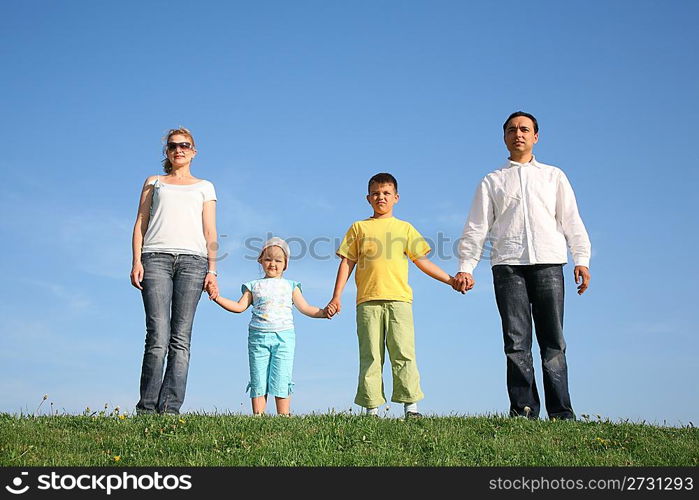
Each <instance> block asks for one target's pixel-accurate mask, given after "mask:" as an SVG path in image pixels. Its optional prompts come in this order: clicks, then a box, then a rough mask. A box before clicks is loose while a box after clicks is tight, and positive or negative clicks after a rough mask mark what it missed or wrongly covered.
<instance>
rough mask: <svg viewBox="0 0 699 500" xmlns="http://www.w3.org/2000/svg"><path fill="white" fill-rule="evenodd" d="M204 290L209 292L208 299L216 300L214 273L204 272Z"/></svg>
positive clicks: (216, 290)
mask: <svg viewBox="0 0 699 500" xmlns="http://www.w3.org/2000/svg"><path fill="white" fill-rule="evenodd" d="M204 290H206V293H208V294H209V300H216V299H217V298H218V282H217V281H216V275H214V274H212V273H206V278H204Z"/></svg>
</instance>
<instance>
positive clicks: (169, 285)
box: [136, 253, 208, 414]
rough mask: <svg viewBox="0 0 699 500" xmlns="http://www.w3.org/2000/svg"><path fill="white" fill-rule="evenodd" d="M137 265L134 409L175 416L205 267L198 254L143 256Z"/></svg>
mask: <svg viewBox="0 0 699 500" xmlns="http://www.w3.org/2000/svg"><path fill="white" fill-rule="evenodd" d="M142 262H143V269H144V274H143V281H142V282H141V285H142V286H143V292H142V296H143V306H144V308H145V310H146V346H145V352H144V354H143V366H142V368H141V399H140V401H139V402H138V404H137V405H136V410H137V412H138V413H155V412H158V413H175V414H176V413H179V411H180V407H181V406H182V403H183V402H184V393H185V389H186V386H187V372H188V370H189V345H190V340H191V337H192V324H193V323H194V313H195V312H196V309H197V304H198V303H199V299H200V298H201V293H202V287H203V285H204V278H205V276H206V270H207V268H208V265H207V264H208V263H207V259H206V258H204V257H200V256H198V255H173V254H168V253H145V254H143V256H142ZM166 356H167V367H166V368H165V360H166ZM163 369H164V371H165V374H164V375H163Z"/></svg>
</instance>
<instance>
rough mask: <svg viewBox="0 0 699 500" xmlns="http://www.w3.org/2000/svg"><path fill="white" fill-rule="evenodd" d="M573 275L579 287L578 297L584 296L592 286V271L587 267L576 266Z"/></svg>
mask: <svg viewBox="0 0 699 500" xmlns="http://www.w3.org/2000/svg"><path fill="white" fill-rule="evenodd" d="M573 275H574V276H575V283H576V284H577V285H578V295H582V294H583V293H585V290H587V287H588V286H589V284H590V270H589V269H588V268H587V267H585V266H575V269H574V270H573Z"/></svg>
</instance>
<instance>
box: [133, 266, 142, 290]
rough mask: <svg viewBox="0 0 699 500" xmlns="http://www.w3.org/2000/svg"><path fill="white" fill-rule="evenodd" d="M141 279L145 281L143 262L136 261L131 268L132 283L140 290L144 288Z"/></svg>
mask: <svg viewBox="0 0 699 500" xmlns="http://www.w3.org/2000/svg"><path fill="white" fill-rule="evenodd" d="M141 281H143V264H141V263H140V262H136V263H135V264H134V265H133V267H132V268H131V284H132V285H133V286H135V287H136V288H138V289H139V290H143V287H142V286H141Z"/></svg>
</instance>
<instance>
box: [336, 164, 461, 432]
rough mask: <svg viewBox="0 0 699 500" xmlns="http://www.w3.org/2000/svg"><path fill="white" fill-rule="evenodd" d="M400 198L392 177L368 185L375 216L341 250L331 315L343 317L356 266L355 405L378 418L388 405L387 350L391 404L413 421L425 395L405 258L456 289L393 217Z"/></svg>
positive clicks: (413, 233)
mask: <svg viewBox="0 0 699 500" xmlns="http://www.w3.org/2000/svg"><path fill="white" fill-rule="evenodd" d="M398 198H399V196H398V182H397V181H396V179H395V177H393V176H392V175H391V174H388V173H380V174H376V175H375V176H373V177H372V178H371V179H370V180H369V194H368V195H367V197H366V199H367V201H368V202H369V204H370V205H371V207H372V208H373V210H374V214H373V215H372V216H371V217H370V218H368V219H365V220H361V221H357V222H355V223H354V224H352V226H351V227H350V228H349V230H348V231H347V234H345V237H344V239H343V240H342V243H341V244H340V248H339V249H338V250H337V255H338V257H340V258H341V261H340V265H339V268H338V271H337V279H336V280H335V290H334V292H333V298H332V300H331V301H330V303H329V304H328V307H327V309H326V310H327V311H328V316H330V317H331V316H333V315H335V314H336V313H338V312H340V309H341V301H340V298H341V296H342V291H343V290H344V288H345V285H346V284H347V280H348V279H349V277H350V274H352V271H353V270H354V268H355V266H356V268H357V274H356V276H355V281H356V284H357V337H358V339H359V383H358V387H357V395H356V397H355V399H354V402H355V403H356V404H358V405H359V406H362V407H364V408H365V409H366V413H367V414H369V415H376V416H378V406H380V405H382V404H384V403H385V402H386V398H385V396H384V391H383V377H382V368H383V360H384V345H385V346H386V348H387V349H388V356H389V359H390V360H391V368H392V372H393V394H392V396H391V401H393V402H396V403H403V404H404V411H405V418H412V417H421V416H422V415H420V413H419V412H418V411H417V402H418V401H419V400H421V399H422V398H423V397H424V395H423V394H422V390H421V389H420V374H419V373H418V370H417V364H416V361H415V334H414V330H413V313H412V306H411V303H412V300H413V294H412V290H411V288H410V286H409V285H408V261H407V259H406V256H407V257H408V258H409V259H410V260H412V261H413V262H414V263H415V265H416V266H417V267H418V269H420V270H421V271H422V272H424V273H425V274H427V275H428V276H431V277H433V278H434V279H436V280H439V281H441V282H443V283H446V284H449V285H451V284H452V283H453V278H452V277H451V276H449V275H448V274H447V273H446V272H444V271H443V270H442V269H441V268H440V267H439V266H437V265H436V264H434V263H432V262H430V260H429V259H428V258H427V254H428V253H429V252H430V251H431V249H430V247H429V245H428V244H427V242H426V241H425V240H424V238H423V237H422V236H421V235H420V233H419V232H418V231H417V230H416V229H415V228H414V227H413V226H412V225H411V224H410V223H408V222H405V221H402V220H399V219H396V218H395V217H394V216H393V206H394V205H395V204H396V203H398Z"/></svg>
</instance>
